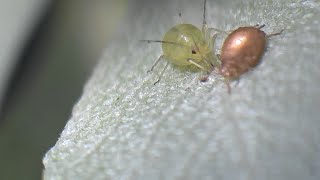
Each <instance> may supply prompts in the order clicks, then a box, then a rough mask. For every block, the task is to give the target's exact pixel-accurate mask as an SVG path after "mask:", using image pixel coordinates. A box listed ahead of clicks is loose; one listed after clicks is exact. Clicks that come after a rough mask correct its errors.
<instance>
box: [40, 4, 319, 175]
mask: <svg viewBox="0 0 320 180" xmlns="http://www.w3.org/2000/svg"><path fill="white" fill-rule="evenodd" d="M132 4H133V6H131V10H132V12H130V13H129V15H130V17H131V19H129V20H128V23H126V24H125V25H123V27H122V31H121V32H122V35H121V37H118V38H116V40H115V41H114V42H112V44H110V45H109V47H108V48H107V49H106V50H105V53H104V56H103V57H102V58H101V60H100V63H99V64H98V65H97V67H96V69H95V71H94V73H93V74H92V77H91V78H90V80H89V81H88V83H87V84H86V86H85V88H84V92H83V95H82V97H81V99H80V100H79V102H78V103H77V104H76V105H75V107H74V109H73V113H72V117H71V118H70V120H69V122H68V124H67V125H66V127H65V129H64V130H63V132H62V134H61V137H60V138H59V140H58V141H57V143H56V145H55V146H54V147H53V148H52V149H51V150H50V151H49V152H48V153H47V154H46V156H45V158H44V161H43V162H44V166H45V170H44V178H45V179H319V178H320V171H319V169H320V143H319V140H320V133H319V132H320V121H319V115H320V114H319V106H320V91H319V88H320V83H319V82H320V81H319V78H320V70H319V63H320V59H319V54H318V53H319V49H320V43H319V37H320V31H319V29H320V25H319V20H320V14H319V13H320V12H319V11H320V4H319V1H312V0H303V1H294V0H281V1H280V0H279V1H277V0H269V1H265V0H259V1H258V0H239V1H231V0H230V1H223V0H219V1H209V2H208V5H207V10H208V12H207V21H208V24H209V26H212V27H216V28H220V29H225V30H230V29H236V28H237V27H239V26H247V25H255V24H257V23H259V24H266V28H264V30H265V31H266V32H267V33H271V32H275V31H279V30H281V29H284V32H283V34H282V35H280V36H277V37H273V38H271V39H269V42H268V48H267V50H266V52H265V54H264V57H263V59H262V62H261V64H260V65H259V66H258V67H256V68H255V69H254V70H253V71H252V72H249V73H247V74H245V75H243V76H242V77H241V79H240V81H239V83H238V84H237V82H234V83H232V84H231V86H232V94H231V95H229V94H227V91H226V87H225V85H224V83H223V80H222V78H221V76H219V75H217V74H214V73H213V74H212V75H211V76H210V79H209V82H207V83H200V82H198V81H197V80H196V79H197V77H199V76H200V75H201V73H197V72H194V71H191V70H189V69H186V68H179V67H177V66H173V65H171V66H169V69H168V70H167V72H166V73H165V75H164V77H163V79H162V81H161V82H160V83H159V84H157V85H155V86H154V85H153V82H155V81H156V80H157V77H158V74H159V72H160V71H161V70H162V68H163V66H164V64H165V63H164V62H162V63H160V65H159V66H158V67H157V68H156V69H155V70H154V71H153V72H152V73H148V74H147V73H146V71H147V70H148V68H150V67H151V65H152V64H153V63H154V61H155V60H156V59H157V58H158V57H159V55H161V46H160V44H144V43H141V42H139V41H138V40H140V39H161V38H162V36H163V34H164V33H165V32H166V31H167V30H168V29H169V28H170V27H172V26H173V25H175V24H177V23H178V22H179V18H178V13H177V9H178V10H181V11H182V16H183V21H185V22H188V23H192V24H195V25H197V26H198V27H200V26H201V23H202V2H201V3H200V2H198V1H192V0H188V1H161V2H160V1H159V2H158V1H157V2H152V3H151V2H144V3H143V4H142V3H139V2H132ZM218 47H221V45H219V44H218ZM188 87H189V88H188ZM187 88H188V89H187ZM186 89H187V90H186Z"/></svg>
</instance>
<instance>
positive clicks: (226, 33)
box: [208, 27, 230, 35]
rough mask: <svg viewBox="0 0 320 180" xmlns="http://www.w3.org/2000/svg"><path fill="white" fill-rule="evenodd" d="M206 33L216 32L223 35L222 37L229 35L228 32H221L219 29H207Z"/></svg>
mask: <svg viewBox="0 0 320 180" xmlns="http://www.w3.org/2000/svg"><path fill="white" fill-rule="evenodd" d="M208 31H210V32H211V31H214V32H217V33H220V34H224V35H229V34H230V33H229V32H228V31H223V30H221V29H217V28H211V27H210V28H208Z"/></svg>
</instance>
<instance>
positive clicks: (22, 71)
mask: <svg viewBox="0 0 320 180" xmlns="http://www.w3.org/2000/svg"><path fill="white" fill-rule="evenodd" d="M126 6H127V4H126V2H125V1H124V0H122V1H116V0H105V1H94V3H93V2H90V1H76V0H70V1H64V0H55V1H52V2H51V3H50V5H49V6H47V7H45V8H46V9H45V10H44V11H43V12H44V13H42V14H41V17H40V18H39V21H38V22H36V25H35V27H34V28H33V31H32V33H31V34H30V36H29V37H28V39H27V41H26V42H24V48H23V49H22V50H21V54H19V55H18V59H17V61H18V63H17V66H16V67H15V69H14V71H13V73H12V74H11V76H10V81H9V84H8V89H7V91H6V94H5V97H4V102H3V104H2V105H3V106H2V107H3V108H2V109H1V114H0V179H4V180H5V179H6V180H11V179H41V174H42V169H43V165H42V158H43V156H44V155H45V153H46V152H47V151H48V149H49V148H50V147H52V146H53V145H54V144H55V142H56V141H57V139H58V137H59V134H60V132H61V131H62V130H63V127H64V126H65V123H66V122H67V120H68V119H69V117H70V116H71V111H72V107H73V105H74V104H75V103H76V102H77V100H78V99H79V97H80V96H81V93H82V89H83V86H84V84H85V82H86V80H87V79H88V78H89V77H90V73H91V72H92V70H93V67H94V65H95V64H96V61H97V60H98V59H99V57H100V56H101V54H102V52H103V49H104V48H105V46H106V45H107V42H108V39H110V38H112V33H113V32H114V31H116V29H117V27H118V26H119V24H121V20H122V17H123V14H124V12H125V11H126V10H125V9H126Z"/></svg>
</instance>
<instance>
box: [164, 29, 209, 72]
mask: <svg viewBox="0 0 320 180" xmlns="http://www.w3.org/2000/svg"><path fill="white" fill-rule="evenodd" d="M163 41H164V42H171V43H162V50H163V57H164V58H165V59H167V60H168V61H170V62H172V63H173V64H176V65H179V66H188V65H192V66H193V65H194V64H193V63H192V62H191V61H193V62H195V63H197V64H199V65H200V66H202V67H203V70H205V71H208V72H209V71H210V70H211V69H212V64H214V54H213V51H212V48H213V47H212V46H213V42H212V39H210V38H209V36H208V35H207V33H206V31H204V32H203V31H201V30H200V29H199V28H197V27H196V26H194V25H192V24H178V25H176V26H174V27H172V28H171V29H170V30H169V31H168V32H167V33H166V34H165V36H164V38H163ZM190 60H191V61H190Z"/></svg>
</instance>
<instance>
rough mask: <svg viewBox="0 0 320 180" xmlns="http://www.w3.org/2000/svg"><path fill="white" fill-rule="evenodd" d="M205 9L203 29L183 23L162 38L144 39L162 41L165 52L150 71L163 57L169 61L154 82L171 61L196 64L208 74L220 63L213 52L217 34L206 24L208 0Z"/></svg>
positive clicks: (188, 64) (189, 64) (186, 64)
mask: <svg viewBox="0 0 320 180" xmlns="http://www.w3.org/2000/svg"><path fill="white" fill-rule="evenodd" d="M203 9H204V11H203V24H202V30H200V29H199V28H197V27H196V26H194V25H192V24H184V23H181V24H178V25H175V26H173V27H172V28H171V29H170V30H169V31H167V32H166V34H165V35H164V37H163V39H162V40H142V41H147V42H159V43H162V51H163V54H162V55H161V56H160V57H159V59H158V60H157V61H156V63H155V64H154V65H153V66H152V68H151V69H150V71H152V70H153V69H154V67H155V66H156V65H157V64H158V63H159V61H160V60H161V59H166V60H167V61H168V63H167V65H166V66H165V67H164V69H163V70H162V72H161V73H160V75H159V79H158V81H156V82H155V83H154V84H156V83H158V82H159V81H160V79H161V77H162V75H163V74H164V72H165V70H166V69H167V67H168V65H169V62H171V63H173V64H175V65H178V66H195V67H197V68H199V69H200V70H202V71H205V72H207V74H209V73H210V72H211V71H212V70H213V66H216V65H218V60H217V58H216V55H215V54H214V52H213V49H214V43H215V38H216V36H217V34H214V35H213V36H211V31H212V28H208V27H207V24H206V20H205V13H206V0H205V1H204V6H203ZM179 15H181V14H179Z"/></svg>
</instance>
